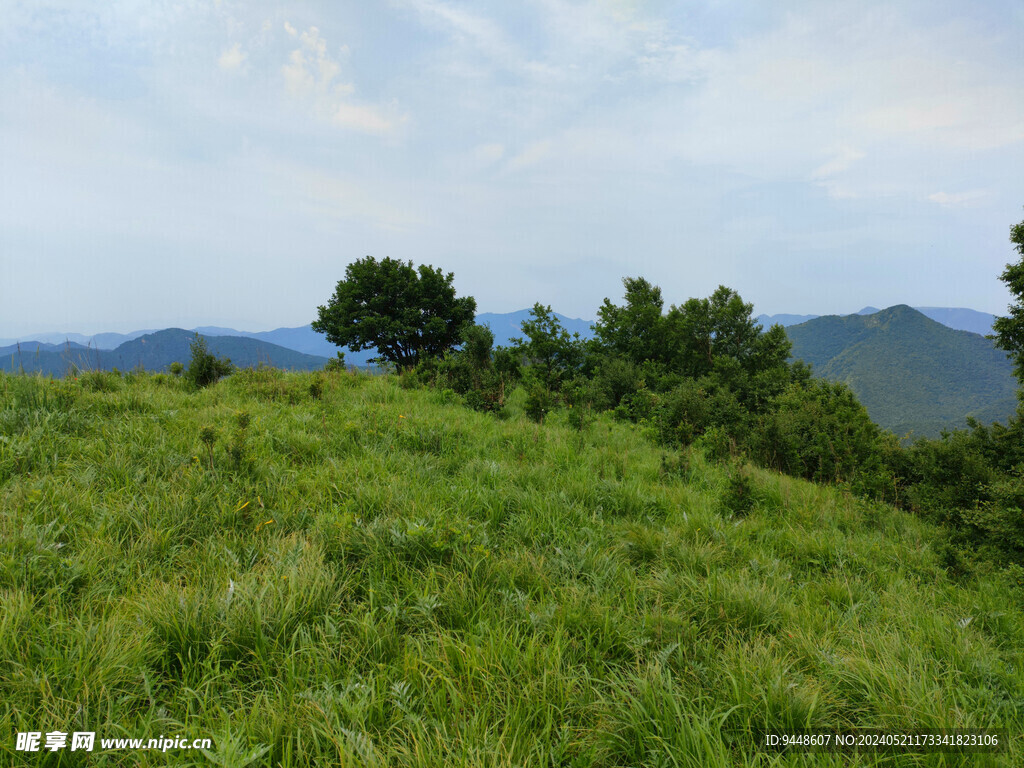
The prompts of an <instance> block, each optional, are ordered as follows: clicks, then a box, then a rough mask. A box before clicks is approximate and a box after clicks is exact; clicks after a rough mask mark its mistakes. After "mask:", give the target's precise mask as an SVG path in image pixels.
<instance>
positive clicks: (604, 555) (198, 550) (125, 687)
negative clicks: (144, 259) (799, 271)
mask: <svg viewBox="0 0 1024 768" xmlns="http://www.w3.org/2000/svg"><path fill="white" fill-rule="evenodd" d="M314 383H319V384H320V386H322V390H321V391H320V394H319V399H317V400H314V399H313V398H312V397H310V395H311V393H312V391H313V389H312V385H314ZM526 403H527V397H526V394H525V393H524V392H522V391H517V392H513V393H511V395H510V396H509V398H508V402H507V405H506V408H505V413H506V414H507V418H505V419H504V420H498V419H495V418H493V417H492V416H490V415H488V414H482V413H478V412H476V411H473V410H471V409H469V408H466V407H465V406H463V405H461V404H460V403H459V401H458V398H457V397H454V396H446V395H444V393H441V394H439V393H437V392H432V391H429V390H423V389H418V388H411V389H405V388H402V387H401V386H400V385H399V383H398V382H397V380H396V378H395V377H391V376H367V375H352V374H348V373H341V372H339V373H333V374H329V375H324V374H283V373H280V372H277V371H272V370H269V369H264V370H260V371H252V372H241V373H236V374H234V375H232V376H230V377H228V378H226V379H223V380H221V381H219V382H215V383H213V384H211V385H210V386H208V387H206V388H204V389H200V390H197V391H196V390H193V389H192V388H191V387H190V386H189V384H188V382H186V381H184V377H182V378H166V377H164V378H162V379H159V380H157V379H155V378H154V377H152V376H146V375H133V376H131V377H129V378H121V377H112V376H111V375H110V374H95V375H93V376H89V377H84V376H80V377H79V379H78V380H77V381H74V380H65V381H60V382H58V381H53V380H49V379H44V378H29V377H25V376H6V375H0V541H2V542H3V546H2V548H0V720H2V722H3V728H2V730H0V733H3V734H7V736H4V737H3V739H0V763H2V764H3V765H16V764H19V761H22V760H23V759H24V758H25V754H24V753H19V752H16V751H15V750H14V746H15V741H14V737H13V734H14V733H15V732H18V731H43V732H46V731H51V730H59V731H66V732H69V733H70V732H73V731H95V732H96V733H97V734H98V735H101V736H118V735H125V736H133V737H140V738H148V737H157V736H159V735H161V734H164V735H183V736H186V737H187V738H190V739H191V738H206V737H208V738H211V739H212V740H213V745H214V746H213V749H212V750H210V751H209V752H208V753H204V752H200V751H198V750H196V751H186V750H171V751H169V752H167V753H158V752H144V751H140V752H132V753H128V752H109V753H96V752H94V753H92V754H90V755H89V757H88V759H85V758H84V757H83V755H82V754H81V753H71V752H68V751H62V752H58V753H45V752H44V753H37V754H33V755H31V760H28V761H26V762H25V764H32V765H53V766H56V765H61V766H64V765H68V766H75V765H90V766H91V765H104V766H105V765H114V766H120V765H126V766H127V765H133V766H134V765H143V766H150V765H154V766H155V765H175V766H206V765H224V766H227V765H230V766H245V765H251V766H265V765H266V766H286V767H289V768H290V767H291V766H325V765H343V766H376V765H379V766H384V765H395V766H445V765H467V766H481V767H482V766H602V767H607V768H611V767H612V766H723V767H724V766H791V765H792V766H809V765H826V766H846V765H855V766H868V765H888V766H904V765H913V766H951V765H993V766H1014V765H1020V764H1022V762H1024V745H1022V743H1021V733H1022V732H1024V659H1022V650H1024V587H1022V585H1021V583H1020V582H1021V577H1020V569H1017V571H1015V572H1011V571H1006V572H1004V573H997V572H995V571H987V570H985V566H984V565H971V566H969V567H967V568H966V569H965V570H964V571H963V572H962V573H960V574H959V575H956V576H954V575H952V574H950V573H948V572H947V570H946V561H947V560H948V553H943V552H941V551H939V550H938V549H937V547H938V546H939V545H940V543H941V541H942V533H941V532H940V531H938V529H936V528H934V527H932V526H931V525H930V524H929V523H927V522H925V521H922V520H920V519H918V518H915V517H913V516H911V515H909V514H906V513H903V512H900V511H896V510H894V509H892V508H890V507H887V506H883V505H880V504H875V503H868V502H865V501H863V500H859V499H855V498H852V497H850V496H849V495H844V494H842V493H840V492H839V491H837V490H835V489H832V488H825V487H821V486H816V485H813V484H810V483H808V482H804V481H801V480H796V479H792V478H787V477H783V476H780V475H776V474H772V473H769V472H765V471H762V470H759V469H755V468H751V467H742V468H741V467H737V466H736V465H733V464H730V463H721V462H719V461H711V460H708V459H707V458H706V457H705V455H704V453H703V452H702V450H701V449H700V447H699V446H698V447H694V448H692V449H690V450H689V452H688V453H686V454H685V457H677V458H673V457H669V456H666V454H665V453H664V452H663V450H662V449H659V448H656V447H654V446H653V445H651V444H650V443H649V442H648V441H647V440H645V439H644V437H643V436H642V435H641V434H640V433H639V432H638V431H637V429H636V427H634V426H631V425H628V424H623V423H621V422H618V421H613V420H611V419H610V418H609V417H608V416H606V415H593V416H588V422H589V425H588V426H587V428H586V429H583V430H578V428H577V427H578V425H576V424H570V423H569V416H568V415H567V414H566V413H565V411H564V410H563V411H553V412H551V413H549V414H548V415H547V417H546V418H545V419H544V423H543V424H542V425H541V424H537V423H535V422H534V421H532V420H531V419H530V418H529V417H528V416H527V415H526V414H525V412H524V405H525V404H526ZM530 405H531V406H532V402H531V403H530ZM204 428H209V429H210V430H211V431H212V435H213V436H214V440H213V441H212V442H206V441H205V440H204V439H202V437H201V436H202V435H204V434H205V433H204ZM218 435H219V436H221V437H220V439H218V438H217V436H218ZM719 447H720V446H719ZM741 504H742V510H743V513H742V514H739V511H740V505H741ZM851 728H878V729H884V730H886V731H892V732H900V731H906V730H915V731H916V730H922V729H926V730H934V729H953V728H964V729H981V730H985V731H990V732H991V731H994V730H996V729H1000V730H1001V731H1002V732H1003V736H1004V737H1005V739H1006V747H1005V750H1004V751H1003V752H1001V753H997V754H975V755H968V756H963V755H950V754H920V753H918V754H908V753H904V754H897V755H888V756H887V755H881V754H880V755H874V754H870V753H862V754H859V755H854V754H852V753H849V752H846V753H834V754H827V753H818V754H795V753H790V754H781V755H780V754H773V753H768V752H764V751H760V750H758V749H757V748H756V746H755V743H756V742H757V741H758V740H759V739H763V737H764V735H765V733H783V732H789V731H793V730H796V729H811V730H820V731H833V730H844V729H851Z"/></svg>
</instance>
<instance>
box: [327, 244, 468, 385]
mask: <svg viewBox="0 0 1024 768" xmlns="http://www.w3.org/2000/svg"><path fill="white" fill-rule="evenodd" d="M453 278H454V275H452V273H450V272H449V273H448V274H447V275H445V274H443V273H442V272H441V270H440V269H438V268H434V267H432V266H427V265H423V264H421V265H420V266H419V268H418V269H414V268H413V266H412V262H411V261H410V262H407V263H403V262H401V261H397V260H395V259H391V258H384V259H382V260H381V261H377V260H376V259H374V258H373V257H372V256H367V257H366V258H364V259H359V260H357V261H354V262H352V263H351V264H349V265H348V267H346V269H345V279H344V280H340V281H338V285H337V287H336V288H335V290H334V294H333V295H332V296H331V298H330V300H329V301H328V302H327V304H326V305H324V306H320V307H318V308H317V312H318V315H317V319H316V320H315V321H313V324H312V327H313V330H314V331H317V332H319V333H323V334H325V335H326V337H327V340H328V341H330V342H331V343H332V344H337V345H338V346H339V347H346V346H347V347H348V348H349V349H350V350H352V351H353V352H358V351H359V350H363V349H369V348H376V349H377V351H378V353H379V354H380V361H383V362H389V363H393V364H394V365H396V366H397V367H398V368H399V369H402V370H405V369H409V368H412V367H414V366H415V365H416V364H417V363H418V362H419V361H420V360H421V359H423V358H425V357H438V356H440V355H442V354H444V353H445V352H447V351H449V350H451V349H452V348H453V347H455V346H456V345H457V344H458V343H459V341H460V339H461V338H462V334H463V332H464V330H465V328H466V326H468V325H471V324H472V323H473V318H474V316H475V315H476V300H475V299H473V298H472V297H470V296H464V297H462V298H456V296H455V288H454V286H453V285H452V280H453Z"/></svg>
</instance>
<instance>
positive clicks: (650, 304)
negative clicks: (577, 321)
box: [594, 277, 666, 363]
mask: <svg viewBox="0 0 1024 768" xmlns="http://www.w3.org/2000/svg"><path fill="white" fill-rule="evenodd" d="M622 284H623V286H625V288H626V305H625V306H623V307H619V306H616V305H615V304H612V303H611V301H610V300H608V299H605V300H604V303H603V304H602V305H601V308H600V309H598V310H597V322H596V323H594V335H595V336H596V338H597V342H598V344H599V346H600V347H601V348H602V349H603V350H604V351H606V352H609V353H611V354H614V355H617V356H619V357H622V358H625V359H627V360H629V361H631V362H633V363H643V362H644V361H647V360H656V361H661V360H663V359H664V358H665V355H666V349H665V338H664V336H665V334H664V330H665V328H664V326H665V322H664V320H665V318H664V316H663V315H662V306H663V304H664V302H663V300H662V298H661V288H659V287H658V286H656V285H652V284H651V283H649V282H648V281H647V280H645V279H644V278H642V277H626V278H623V280H622Z"/></svg>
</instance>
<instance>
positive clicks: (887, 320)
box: [0, 305, 1017, 436]
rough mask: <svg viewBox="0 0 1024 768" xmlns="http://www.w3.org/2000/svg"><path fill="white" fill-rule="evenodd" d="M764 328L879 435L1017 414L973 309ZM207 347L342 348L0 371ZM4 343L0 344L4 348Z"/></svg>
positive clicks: (43, 361) (584, 327)
mask: <svg viewBox="0 0 1024 768" xmlns="http://www.w3.org/2000/svg"><path fill="white" fill-rule="evenodd" d="M529 315H530V311H529V310H527V309H523V310H519V311H518V312H508V313H504V314H497V313H491V312H485V313H482V314H479V315H477V322H478V323H481V324H485V325H488V326H490V328H491V330H492V331H493V332H494V340H495V344H496V345H502V346H508V345H509V344H510V343H511V339H512V338H513V337H515V336H521V335H522V325H521V324H522V322H523V320H526V319H528V318H529ZM555 316H556V317H557V318H558V319H559V321H560V322H561V323H562V324H563V326H565V328H566V329H567V330H569V331H570V333H579V334H580V336H582V337H583V338H591V337H592V336H593V331H592V329H591V325H592V322H593V321H590V320H581V319H579V318H570V317H566V316H565V315H560V314H557V313H555ZM757 319H758V320H759V321H760V322H761V323H762V325H764V326H765V327H768V326H770V325H772V324H774V323H779V324H782V325H784V326H787V328H786V332H787V333H788V334H789V337H790V339H791V340H792V342H793V357H794V358H798V359H803V360H805V361H807V362H809V363H811V364H812V365H813V366H814V373H815V375H816V376H821V377H823V378H827V379H832V380H836V381H844V382H846V383H848V384H849V385H850V387H851V388H852V389H853V391H854V392H855V393H856V394H857V396H858V398H860V400H861V402H862V403H864V405H865V407H867V409H868V413H869V414H871V418H872V419H874V420H875V422H876V423H878V424H879V425H881V426H882V427H885V428H888V429H891V430H892V431H893V432H895V433H896V434H898V435H901V436H902V435H904V434H906V433H907V432H912V433H913V434H914V435H915V436H921V435H926V436H935V435H937V434H938V433H939V432H940V431H941V430H943V429H953V428H956V427H961V426H964V424H965V423H966V418H967V417H968V416H973V417H974V418H976V419H978V420H979V421H981V422H983V423H990V422H992V421H1005V420H1006V419H1007V418H1008V417H1009V416H1010V415H1011V414H1012V413H1013V412H1014V409H1015V407H1016V388H1017V382H1016V379H1015V378H1014V377H1013V372H1012V366H1011V365H1010V363H1009V361H1008V360H1007V358H1006V354H1005V353H1004V352H1002V351H1001V350H998V349H996V348H995V346H994V345H993V343H992V341H990V340H989V339H985V338H984V337H983V336H982V335H979V334H987V333H991V327H992V321H993V320H994V316H993V315H990V314H987V313H985V312H977V311H975V310H972V309H959V308H948V307H920V308H917V309H913V308H911V307H908V306H905V305H900V306H896V307H890V308H889V309H886V310H881V311H879V310H877V309H875V308H874V307H865V308H864V309H862V310H861V311H860V312H858V313H856V314H853V315H827V316H824V317H820V316H815V315H760V316H759V317H758V318H757ZM195 332H199V333H201V334H202V335H203V336H205V337H207V340H208V342H209V347H210V350H211V351H212V352H214V353H215V354H217V355H220V356H222V357H229V358H231V361H232V362H233V363H234V364H235V365H238V366H241V367H247V366H255V365H258V364H259V363H267V364H270V365H273V366H275V367H279V368H287V369H294V370H313V369H318V368H322V367H323V366H324V365H325V364H326V362H327V360H328V358H331V357H334V356H335V354H336V353H337V352H338V348H337V347H335V346H334V345H333V344H331V343H329V342H328V341H327V340H326V339H325V338H324V336H323V335H322V334H319V333H315V332H314V331H313V329H312V328H310V327H309V326H299V327H297V328H277V329H275V330H273V331H261V332H256V333H253V332H247V331H237V330H235V329H234V328H221V327H215V326H206V327H200V328H196V329H193V330H190V331H186V330H182V329H180V328H170V329H167V330H163V331H155V332H154V331H134V332H132V333H127V334H118V333H103V334H97V335H95V336H89V337H87V336H84V335H81V334H42V335H39V336H38V337H36V338H35V339H34V340H30V341H22V342H21V344H20V349H19V346H18V345H15V344H7V345H5V346H0V370H7V371H16V370H19V369H24V370H25V371H40V372H42V373H44V374H50V375H53V376H62V375H64V374H65V373H66V372H67V371H68V370H69V368H70V366H72V365H75V366H77V367H79V368H81V369H96V368H100V369H103V370H110V369H111V368H115V367H116V368H118V369H120V370H123V371H124V370H131V369H132V368H135V367H137V366H139V365H141V366H142V367H144V368H146V369H147V370H151V371H161V370H166V369H167V367H168V366H169V365H170V364H171V363H172V362H175V361H179V362H182V363H185V364H187V363H188V361H189V358H190V348H189V345H190V344H191V341H192V339H193V337H194V333H195ZM4 341H7V340H0V344H2V343H3V342H4ZM343 351H344V352H345V361H346V362H347V363H348V364H350V365H359V366H363V365H366V364H367V361H368V359H369V358H371V357H373V356H374V355H375V352H374V351H373V350H364V351H362V352H351V351H349V350H343Z"/></svg>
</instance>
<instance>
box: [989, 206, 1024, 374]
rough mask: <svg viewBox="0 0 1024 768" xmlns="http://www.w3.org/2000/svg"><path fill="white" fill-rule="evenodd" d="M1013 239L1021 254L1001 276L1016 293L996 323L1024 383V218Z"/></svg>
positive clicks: (1000, 342)
mask: <svg viewBox="0 0 1024 768" xmlns="http://www.w3.org/2000/svg"><path fill="white" fill-rule="evenodd" d="M1010 242H1011V243H1013V245H1014V247H1015V248H1016V249H1017V253H1018V254H1019V255H1020V261H1018V262H1017V263H1016V264H1007V265H1006V269H1005V270H1003V274H1002V275H1000V279H1001V280H1002V281H1003V282H1004V283H1006V287H1007V288H1009V289H1010V293H1012V294H1013V297H1014V299H1015V302H1014V303H1013V304H1011V305H1010V306H1009V307H1008V309H1009V312H1010V314H1009V316H1007V317H997V318H996V321H995V322H994V323H993V324H992V328H993V330H994V331H995V332H996V344H997V345H998V346H999V347H1000V348H1002V349H1005V350H1006V351H1007V352H1009V353H1010V357H1012V358H1013V361H1014V364H1015V371H1016V374H1017V380H1018V381H1020V383H1021V386H1022V387H1024V221H1022V222H1021V223H1020V224H1016V225H1014V226H1012V227H1010Z"/></svg>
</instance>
